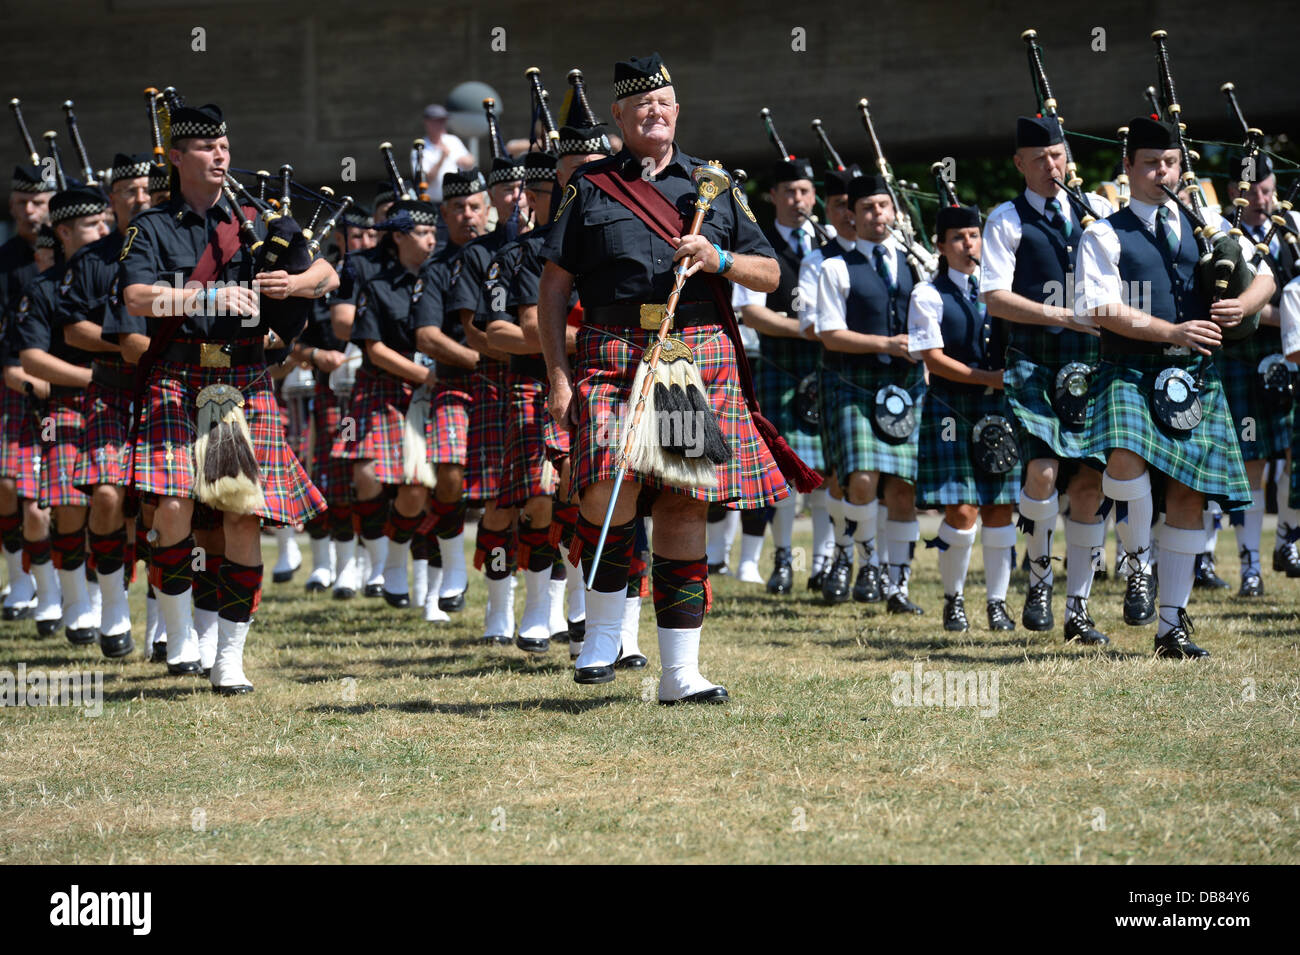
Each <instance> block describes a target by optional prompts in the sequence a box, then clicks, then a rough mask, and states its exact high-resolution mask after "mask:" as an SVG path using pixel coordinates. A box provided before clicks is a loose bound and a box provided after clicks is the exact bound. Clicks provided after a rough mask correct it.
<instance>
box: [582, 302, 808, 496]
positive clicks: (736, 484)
mask: <svg viewBox="0 0 1300 955" xmlns="http://www.w3.org/2000/svg"><path fill="white" fill-rule="evenodd" d="M655 335H656V333H655V332H653V331H648V330H644V329H639V328H631V329H623V328H620V329H619V330H618V334H614V333H613V332H609V331H606V330H605V329H602V328H599V327H596V326H591V325H587V326H584V327H582V328H581V329H579V331H578V350H577V355H576V356H575V363H574V364H575V381H576V386H575V392H576V394H575V397H576V400H577V401H578V404H579V409H580V413H579V423H578V427H577V430H576V432H575V435H574V442H573V446H572V458H573V465H574V470H573V473H574V487H575V489H576V490H577V491H578V492H581V491H582V489H584V488H586V487H587V486H589V485H591V484H595V483H596V482H598V481H609V480H613V479H614V476H615V459H616V458H617V456H618V451H619V448H620V446H621V440H620V438H619V435H620V425H621V422H622V420H623V411H624V407H625V405H626V403H627V401H628V397H629V394H630V392H631V390H632V381H633V379H634V378H635V377H636V369H637V363H638V362H639V361H640V360H641V356H642V354H643V353H644V351H645V348H646V347H647V346H648V345H649V344H650V342H651V340H652V339H653V338H654V337H655ZM675 337H677V338H679V339H680V340H681V341H682V342H684V343H685V344H686V346H687V347H688V348H690V349H691V352H692V355H693V357H694V360H695V365H696V368H697V369H698V370H699V373H700V378H701V379H702V380H703V382H704V385H705V388H706V389H707V391H708V400H709V404H710V405H711V406H712V408H713V412H714V414H715V415H716V417H717V420H718V426H719V428H720V429H721V431H722V433H723V435H724V436H725V437H726V439H727V441H728V442H729V443H730V445H731V459H730V460H729V461H727V462H726V463H725V464H723V465H720V466H719V467H718V468H717V486H716V487H711V488H673V490H676V491H679V492H681V493H683V494H686V495H688V496H689V497H692V498H694V499H695V500H698V501H727V502H729V503H731V504H732V505H733V506H735V507H738V508H741V509H752V508H757V507H763V506H765V505H767V504H775V503H776V502H777V501H780V500H783V499H784V498H786V497H787V496H788V495H789V494H790V493H791V489H790V488H789V486H788V485H787V484H786V482H785V478H784V477H783V476H782V475H781V471H780V469H779V468H777V466H776V462H775V461H774V460H773V459H772V455H771V452H769V451H768V449H767V446H766V445H765V444H763V441H762V439H761V438H760V437H759V435H758V431H757V430H756V429H755V427H754V421H753V419H752V418H751V417H750V414H749V409H748V408H747V407H746V405H745V399H744V396H743V395H742V394H741V390H740V381H739V377H738V374H737V370H736V355H735V350H734V349H733V347H732V344H731V339H730V338H728V337H727V335H726V333H725V332H723V331H722V330H721V329H719V328H717V327H713V326H699V327H696V328H687V329H683V330H682V331H681V332H680V334H677V335H676V336H675ZM633 476H634V479H635V480H637V481H639V482H641V483H643V484H644V485H645V486H647V487H650V488H663V487H664V486H665V485H664V484H663V482H662V481H660V480H659V479H658V478H652V477H648V476H646V475H643V474H639V473H635V472H634V475H633Z"/></svg>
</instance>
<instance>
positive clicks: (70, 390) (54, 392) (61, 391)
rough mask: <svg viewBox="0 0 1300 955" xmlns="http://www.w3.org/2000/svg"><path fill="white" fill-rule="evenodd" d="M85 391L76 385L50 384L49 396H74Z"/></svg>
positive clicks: (81, 394) (83, 393)
mask: <svg viewBox="0 0 1300 955" xmlns="http://www.w3.org/2000/svg"><path fill="white" fill-rule="evenodd" d="M85 393H86V389H85V388H78V387H77V386H76V385H50V398H51V399H54V398H76V397H79V396H83V395H85Z"/></svg>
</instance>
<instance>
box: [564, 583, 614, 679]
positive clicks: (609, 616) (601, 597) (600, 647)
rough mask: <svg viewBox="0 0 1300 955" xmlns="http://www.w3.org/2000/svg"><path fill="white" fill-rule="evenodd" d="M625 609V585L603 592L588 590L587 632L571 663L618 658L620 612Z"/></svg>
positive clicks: (603, 663) (608, 662) (599, 663)
mask: <svg viewBox="0 0 1300 955" xmlns="http://www.w3.org/2000/svg"><path fill="white" fill-rule="evenodd" d="M626 612H627V589H626V588H624V589H622V590H616V591H612V592H610V593H602V592H601V591H599V590H589V591H587V635H586V638H585V639H584V641H583V644H582V653H580V654H579V655H578V658H577V659H576V660H574V661H573V665H574V667H577V668H582V667H597V666H612V665H613V663H614V661H615V660H617V659H618V650H619V644H620V643H621V641H622V639H623V614H624V613H626Z"/></svg>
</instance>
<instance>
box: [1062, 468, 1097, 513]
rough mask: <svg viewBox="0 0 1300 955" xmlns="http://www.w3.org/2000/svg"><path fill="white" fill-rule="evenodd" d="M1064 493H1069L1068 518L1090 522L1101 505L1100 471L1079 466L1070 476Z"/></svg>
mask: <svg viewBox="0 0 1300 955" xmlns="http://www.w3.org/2000/svg"><path fill="white" fill-rule="evenodd" d="M1066 493H1067V494H1069V495H1070V519H1071V520H1074V521H1078V522H1080V523H1083V524H1090V523H1092V519H1093V518H1094V517H1096V516H1097V510H1098V508H1100V507H1101V500H1102V493H1101V473H1100V472H1099V471H1094V470H1093V469H1092V468H1089V467H1081V468H1079V470H1078V471H1076V472H1075V473H1074V475H1073V476H1072V477H1071V478H1070V483H1069V485H1068V487H1067V488H1066Z"/></svg>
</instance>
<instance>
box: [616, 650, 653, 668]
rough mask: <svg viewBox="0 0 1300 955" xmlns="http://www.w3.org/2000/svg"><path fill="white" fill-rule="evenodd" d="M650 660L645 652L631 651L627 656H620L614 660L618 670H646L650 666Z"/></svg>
mask: <svg viewBox="0 0 1300 955" xmlns="http://www.w3.org/2000/svg"><path fill="white" fill-rule="evenodd" d="M649 664H650V661H649V660H647V659H646V656H645V654H644V653H629V654H628V655H627V656H625V657H624V656H620V657H619V658H618V659H617V660H615V661H614V669H616V670H644V669H645V668H646V667H647V666H649Z"/></svg>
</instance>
